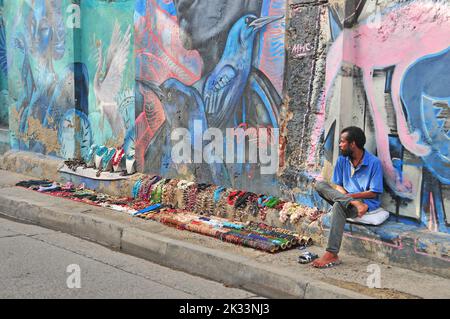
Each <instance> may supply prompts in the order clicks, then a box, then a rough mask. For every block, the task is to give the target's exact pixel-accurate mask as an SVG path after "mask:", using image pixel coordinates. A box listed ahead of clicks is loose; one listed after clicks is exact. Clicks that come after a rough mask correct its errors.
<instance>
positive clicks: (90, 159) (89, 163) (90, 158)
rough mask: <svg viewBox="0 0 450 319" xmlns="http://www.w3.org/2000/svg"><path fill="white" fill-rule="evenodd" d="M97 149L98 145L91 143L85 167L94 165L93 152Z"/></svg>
mask: <svg viewBox="0 0 450 319" xmlns="http://www.w3.org/2000/svg"><path fill="white" fill-rule="evenodd" d="M97 150H98V145H97V144H92V145H91V147H90V149H89V153H88V155H87V158H86V167H87V168H91V167H94V166H95V154H96V153H97Z"/></svg>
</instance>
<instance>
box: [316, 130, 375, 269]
mask: <svg viewBox="0 0 450 319" xmlns="http://www.w3.org/2000/svg"><path fill="white" fill-rule="evenodd" d="M365 144H366V136H365V135H364V132H363V131H362V130H361V129H360V128H358V127H355V126H350V127H347V128H345V129H343V130H342V132H341V136H340V141H339V149H340V151H341V154H342V155H341V156H339V158H338V160H337V163H336V167H335V168H334V172H333V179H332V182H333V183H334V184H336V189H334V188H333V187H331V186H330V185H329V184H327V183H326V182H323V181H316V184H315V189H316V191H317V192H318V193H319V195H320V196H321V197H322V198H324V199H325V200H326V201H327V202H328V203H330V205H333V209H332V215H331V228H330V235H329V238H328V246H327V249H326V253H325V254H324V255H323V256H322V257H321V258H319V259H316V260H314V262H313V263H312V265H313V266H314V267H317V268H328V267H332V266H334V265H338V264H340V260H339V258H338V253H339V249H340V247H341V242H342V235H343V233H344V226H345V223H346V219H347V218H356V217H362V216H363V215H364V214H366V213H367V212H371V211H373V210H376V209H378V208H379V207H380V195H381V194H382V193H383V169H382V166H381V161H380V160H379V159H378V158H377V157H375V156H374V155H372V154H371V153H369V152H368V151H367V150H365V149H364V145H365Z"/></svg>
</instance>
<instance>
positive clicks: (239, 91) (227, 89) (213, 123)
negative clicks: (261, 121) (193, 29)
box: [203, 14, 284, 128]
mask: <svg viewBox="0 0 450 319" xmlns="http://www.w3.org/2000/svg"><path fill="white" fill-rule="evenodd" d="M283 17H284V16H274V17H260V18H258V17H256V16H254V15H251V14H249V15H245V16H243V17H241V18H240V19H239V20H238V21H237V22H235V24H234V25H233V26H232V28H231V30H230V32H229V33H228V38H227V43H226V46H225V50H224V52H223V54H222V57H221V59H220V61H219V63H218V64H217V66H216V67H215V68H214V69H213V71H212V72H211V73H210V74H209V75H208V76H207V79H206V81H205V84H204V87H203V100H204V102H205V111H206V114H207V119H208V125H209V126H210V127H217V128H226V127H233V126H234V125H235V124H236V119H235V117H234V115H236V112H237V111H239V112H242V113H244V114H245V112H246V111H245V109H246V105H245V102H243V101H242V97H243V94H244V92H245V90H246V89H247V88H248V87H250V89H251V90H252V91H254V92H256V93H257V94H258V95H260V98H261V100H262V101H263V103H264V105H265V106H266V107H265V110H263V112H262V113H263V114H259V115H260V116H261V115H262V117H265V118H267V119H269V121H270V122H271V124H272V126H273V127H276V126H277V117H278V114H277V110H276V107H274V105H273V104H270V103H269V101H268V94H267V87H266V88H264V87H262V86H261V84H263V83H264V80H262V82H261V81H259V80H258V79H259V78H260V77H258V75H260V74H261V73H262V72H252V70H254V68H253V67H252V62H253V61H252V60H253V50H254V44H255V38H256V36H257V34H258V33H259V32H260V31H261V30H262V29H263V28H264V26H266V25H268V24H270V23H272V22H275V21H277V20H280V19H282V18H283ZM251 72H252V73H253V75H252V76H250V74H251ZM261 78H263V77H261ZM241 104H242V109H241V110H238V107H239V106H240V105H241ZM260 113H261V112H260ZM264 113H266V114H264ZM244 114H243V116H244V118H245V115H244Z"/></svg>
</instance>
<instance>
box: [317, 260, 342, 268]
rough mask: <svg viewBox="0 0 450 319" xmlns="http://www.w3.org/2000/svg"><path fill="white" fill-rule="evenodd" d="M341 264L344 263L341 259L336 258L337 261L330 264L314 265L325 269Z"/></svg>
mask: <svg viewBox="0 0 450 319" xmlns="http://www.w3.org/2000/svg"><path fill="white" fill-rule="evenodd" d="M340 264H342V262H341V261H340V260H336V261H332V262H330V263H328V264H325V265H323V266H316V265H314V267H316V268H319V269H325V268H331V267H334V266H338V265H340Z"/></svg>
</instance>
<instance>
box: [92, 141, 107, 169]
mask: <svg viewBox="0 0 450 319" xmlns="http://www.w3.org/2000/svg"><path fill="white" fill-rule="evenodd" d="M107 152H108V148H107V147H106V146H101V147H99V148H97V151H96V152H95V167H96V168H97V169H99V170H101V169H102V162H103V161H102V160H103V156H105V155H106V153H107Z"/></svg>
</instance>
